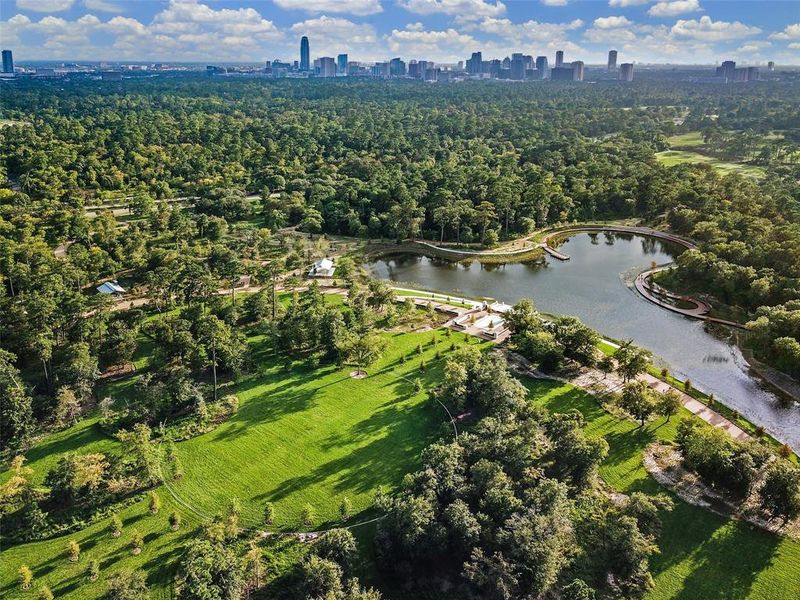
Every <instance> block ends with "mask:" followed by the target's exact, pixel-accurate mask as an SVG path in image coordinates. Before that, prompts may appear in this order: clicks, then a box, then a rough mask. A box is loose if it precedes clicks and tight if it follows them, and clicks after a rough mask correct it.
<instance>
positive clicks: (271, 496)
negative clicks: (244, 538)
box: [254, 413, 432, 502]
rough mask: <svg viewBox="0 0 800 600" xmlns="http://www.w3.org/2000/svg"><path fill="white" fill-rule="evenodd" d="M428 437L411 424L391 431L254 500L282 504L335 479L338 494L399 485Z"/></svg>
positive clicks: (389, 417) (388, 430) (427, 440)
mask: <svg viewBox="0 0 800 600" xmlns="http://www.w3.org/2000/svg"><path fill="white" fill-rule="evenodd" d="M391 416H392V415H391V413H389V414H387V415H386V416H377V417H376V424H375V426H378V427H379V426H380V425H379V424H380V421H382V420H384V419H385V420H386V422H389V421H391V420H392V419H391ZM429 437H432V436H428V435H422V436H421V435H420V428H419V426H417V425H416V424H415V423H413V422H412V423H409V422H408V420H405V421H402V420H401V425H400V426H395V427H390V428H388V429H387V434H386V435H385V436H383V437H381V438H378V439H376V440H374V441H372V442H370V443H369V444H366V445H364V446H362V447H360V448H355V449H353V451H352V452H349V453H348V454H346V455H344V456H341V457H339V458H335V459H333V460H330V461H328V462H326V463H323V464H320V465H318V466H317V467H315V468H314V469H312V470H311V471H309V472H308V473H306V474H304V475H298V476H295V477H290V478H288V479H286V480H284V481H283V482H282V483H280V484H278V485H277V486H276V487H275V488H274V489H273V490H269V491H267V492H264V493H263V494H260V495H258V496H256V497H255V498H254V500H256V501H263V500H269V501H271V502H278V501H280V500H283V499H285V498H287V497H288V496H291V495H292V494H294V493H297V492H299V491H301V490H303V489H306V488H307V487H309V486H315V485H319V484H321V483H323V482H325V481H327V480H329V479H334V478H335V480H336V481H335V483H334V484H333V486H332V487H333V488H334V489H335V490H336V491H337V492H338V493H345V492H347V493H351V494H354V493H356V494H359V493H366V492H369V491H372V490H376V489H377V488H378V487H379V486H380V485H385V484H387V483H392V482H399V481H400V480H401V479H402V477H403V476H404V475H405V474H406V473H407V472H409V471H410V470H411V469H413V467H414V465H413V464H412V463H413V461H414V460H416V459H417V458H418V456H419V453H420V451H421V450H422V449H423V448H424V447H425V445H426V444H427V443H428V442H430V441H431V440H430V439H428V438H429Z"/></svg>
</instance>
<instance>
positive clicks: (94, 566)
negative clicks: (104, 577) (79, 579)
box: [86, 560, 100, 581]
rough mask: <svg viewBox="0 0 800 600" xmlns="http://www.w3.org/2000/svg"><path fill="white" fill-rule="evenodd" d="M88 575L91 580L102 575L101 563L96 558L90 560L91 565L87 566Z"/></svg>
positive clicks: (95, 579)
mask: <svg viewBox="0 0 800 600" xmlns="http://www.w3.org/2000/svg"><path fill="white" fill-rule="evenodd" d="M86 577H87V578H88V579H89V581H97V579H98V578H99V577H100V563H99V562H98V561H96V560H90V561H89V566H88V567H86Z"/></svg>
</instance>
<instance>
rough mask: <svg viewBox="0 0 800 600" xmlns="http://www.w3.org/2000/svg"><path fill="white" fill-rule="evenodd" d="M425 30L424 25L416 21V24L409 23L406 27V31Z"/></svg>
mask: <svg viewBox="0 0 800 600" xmlns="http://www.w3.org/2000/svg"><path fill="white" fill-rule="evenodd" d="M424 29H425V25H423V24H422V22H421V21H417V22H416V23H409V24H408V25H406V30H407V31H422V30H424Z"/></svg>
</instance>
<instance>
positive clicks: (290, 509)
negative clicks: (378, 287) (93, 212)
mask: <svg viewBox="0 0 800 600" xmlns="http://www.w3.org/2000/svg"><path fill="white" fill-rule="evenodd" d="M432 335H434V334H433V333H431V332H428V333H419V334H390V339H391V345H390V347H389V350H388V351H387V355H386V356H385V357H384V358H383V359H382V360H381V361H380V362H379V363H378V364H376V365H375V366H374V367H372V368H370V369H369V373H370V376H369V377H368V378H366V379H363V380H354V379H352V378H350V377H349V375H348V374H349V372H350V370H351V369H350V368H345V369H337V368H334V367H331V366H323V367H320V368H318V369H310V368H303V367H301V366H299V365H297V366H295V367H294V368H293V369H292V370H291V371H290V372H288V373H287V372H284V371H283V367H282V366H280V367H279V366H277V365H276V364H275V363H274V361H273V359H272V358H271V352H270V350H269V348H268V347H267V346H266V345H265V344H264V342H263V340H261V339H260V338H253V339H252V340H251V343H252V344H253V350H254V354H255V357H256V362H257V363H258V364H259V365H261V367H260V371H259V372H258V373H255V374H253V375H251V376H249V377H248V378H245V379H243V380H242V381H241V382H239V383H238V384H237V385H236V386H235V388H234V391H235V393H237V395H238V396H239V398H240V400H241V406H240V409H239V412H238V413H237V414H236V415H235V416H234V417H233V419H231V420H230V421H229V422H227V423H225V424H223V425H221V426H220V427H219V428H217V429H216V430H214V431H212V432H210V433H208V434H205V435H203V436H201V437H198V438H195V439H194V440H189V441H187V442H181V443H179V444H178V453H179V455H180V457H181V460H182V462H183V466H184V470H185V472H186V474H185V477H184V479H183V480H182V481H180V482H178V483H177V484H174V489H175V491H176V492H177V493H178V494H179V496H180V498H181V499H182V500H183V501H185V502H187V503H189V504H191V505H193V506H196V507H197V508H198V509H199V510H201V511H202V512H204V513H209V514H211V513H214V512H218V511H219V512H221V511H223V510H224V509H225V506H226V505H227V503H228V501H229V499H230V497H231V496H237V497H238V498H239V499H240V501H241V502H242V507H243V524H244V525H245V526H253V525H256V524H257V523H258V521H259V520H260V512H261V508H262V506H263V503H264V502H266V501H273V502H275V504H276V508H277V523H276V527H278V528H281V529H295V528H302V527H301V526H300V525H299V524H298V516H299V513H300V511H301V510H302V507H303V506H304V505H305V503H307V502H308V503H311V504H313V505H314V507H315V508H316V511H317V514H318V517H319V519H318V525H317V527H323V526H325V523H323V521H326V520H332V519H334V518H335V515H336V509H337V506H338V504H339V501H340V500H341V498H342V497H343V496H347V497H348V498H350V500H351V501H352V502H353V505H354V512H358V511H361V513H360V514H356V515H355V516H354V517H353V519H352V522H357V521H360V520H361V519H364V518H367V517H368V516H370V511H369V505H370V502H371V499H372V497H373V494H374V492H375V490H376V489H377V488H378V487H379V486H383V487H384V489H387V490H388V489H390V488H392V487H394V486H396V485H397V484H398V483H399V481H400V479H401V478H402V475H403V474H405V473H406V472H408V471H411V470H413V469H414V468H415V467H416V466H417V465H418V461H419V452H420V450H421V449H422V448H424V447H425V445H427V444H428V443H429V442H430V441H431V440H432V439H434V438H435V437H437V436H438V435H439V434H442V435H447V423H446V420H445V419H444V415H443V413H442V411H441V408H439V407H438V405H435V404H433V403H432V402H431V401H429V400H427V399H426V397H425V395H424V394H415V393H414V391H413V385H412V384H411V383H410V382H409V381H408V379H410V380H413V379H415V378H416V377H420V378H422V379H424V380H426V381H427V382H428V383H432V382H433V381H435V380H436V379H437V378H438V376H439V365H437V364H436V361H435V359H434V353H435V351H436V349H435V348H434V347H433V346H430V345H427V343H426V342H427V341H428V340H430V338H431V337H432ZM438 335H439V336H440V339H441V342H440V343H439V345H438V348H439V350H440V351H441V352H442V353H443V354H444V355H446V354H447V348H449V344H450V342H451V341H456V342H457V343H463V340H464V338H463V336H461V334H454V335H453V336H452V338H449V339H445V338H444V336H443V335H442V334H441V332H439V333H438ZM419 343H422V344H423V348H424V354H423V357H424V359H425V361H426V364H427V365H428V368H427V369H426V371H425V372H424V373H421V372H420V371H419V370H418V366H419V362H420V357H419V356H418V355H417V354H416V347H417V344H419ZM401 354H403V355H406V356H407V357H408V360H407V361H406V362H405V363H401V362H400V361H399V357H400V355H401ZM525 383H526V385H527V386H528V387H529V389H530V390H531V398H532V400H533V401H535V402H538V403H541V404H542V405H544V406H546V407H548V408H549V409H550V410H552V411H557V412H558V411H561V412H563V411H565V410H568V409H570V408H577V409H579V410H580V411H581V412H582V413H583V414H584V416H585V417H586V419H587V430H588V432H589V434H590V435H593V436H603V437H605V439H606V440H607V441H608V442H609V445H610V452H609V456H608V458H607V460H606V461H605V463H604V464H603V466H602V468H601V475H602V477H603V478H604V479H605V480H606V481H607V482H608V483H609V484H610V485H612V486H613V487H614V488H616V489H618V490H620V491H623V492H631V491H635V490H641V491H645V492H648V493H658V492H663V490H662V489H661V488H660V487H659V485H658V484H657V483H656V482H655V481H654V480H653V479H652V478H650V477H649V475H648V474H647V473H646V471H645V470H644V468H643V466H642V462H641V453H642V450H643V449H644V448H645V447H646V446H647V444H649V443H650V442H651V441H653V440H655V439H665V440H671V439H673V438H674V436H675V432H676V426H677V423H678V421H679V418H680V417H674V418H673V419H672V420H671V421H670V422H669V423H664V419H657V420H655V421H654V422H652V423H650V424H648V426H647V427H645V428H638V427H637V426H636V424H635V423H633V422H632V421H629V420H626V419H622V418H619V417H616V416H613V415H611V414H609V413H608V412H606V411H605V410H604V409H603V408H602V407H601V406H599V405H598V404H597V403H596V402H595V400H594V399H592V398H591V397H590V396H588V395H587V394H586V393H584V392H582V391H580V390H577V389H575V388H573V387H571V386H569V385H566V384H560V383H556V382H549V381H534V380H526V381H525ZM116 385H117V387H115V388H112V389H114V390H115V393H116V392H118V393H120V394H123V393H124V392H125V385H126V384H123V383H122V382H120V383H119V384H116ZM686 414H687V413H686V412H685V411H684V412H682V415H686ZM114 444H115V442H114V441H112V440H109V439H108V438H106V437H105V436H104V435H103V434H102V433H101V432H100V430H99V428H97V426H96V424H95V421H94V420H93V419H86V420H85V421H83V422H81V423H80V424H78V425H76V426H75V427H73V428H71V429H69V430H66V431H64V432H60V433H57V434H54V435H52V436H49V437H47V438H46V439H44V440H43V441H42V442H41V443H40V444H39V445H38V446H37V447H36V448H35V449H33V450H32V451H31V452H30V453H29V458H30V465H31V466H32V467H33V468H34V470H35V471H36V477H37V481H41V479H42V477H43V476H44V473H45V472H46V470H47V469H48V468H50V467H51V466H52V465H53V464H55V461H56V460H57V457H58V455H59V454H60V453H62V452H65V451H69V450H80V451H81V452H88V451H105V450H108V449H109V448H110V447H112V446H113V445H114ZM159 493H160V495H161V498H162V500H163V507H162V509H161V512H160V513H159V514H158V515H155V516H153V515H150V514H149V513H148V512H147V503H146V501H144V500H143V501H141V502H139V503H137V504H135V505H133V506H131V507H129V508H127V509H125V510H124V511H122V513H121V516H122V517H123V520H124V522H125V530H124V532H123V535H122V537H121V538H119V539H117V540H114V539H112V538H110V537H109V536H108V535H107V533H106V532H105V528H106V527H107V525H108V520H104V521H101V522H99V523H97V524H95V525H92V526H90V527H88V528H86V529H85V530H83V531H81V532H79V533H77V534H75V535H72V536H63V537H59V538H56V539H54V540H49V541H45V542H38V543H32V544H25V545H21V546H16V547H12V548H10V549H7V550H4V551H3V552H2V554H1V555H0V597H3V598H6V597H8V598H14V599H16V598H33V597H35V596H34V595H33V594H34V593H35V592H28V593H21V592H19V591H18V589H17V586H16V571H17V568H18V567H19V565H20V564H23V563H25V564H29V565H30V566H31V568H32V569H33V571H34V576H35V582H34V589H36V588H37V587H38V585H40V584H42V583H46V584H48V585H49V586H51V587H52V588H53V591H54V592H55V594H56V597H57V598H64V597H68V598H74V599H78V600H84V599H85V600H95V599H96V598H99V597H100V596H101V595H102V593H103V591H104V585H103V583H102V579H103V577H101V580H100V581H99V582H97V583H89V582H87V581H86V580H85V578H84V577H83V573H84V571H85V569H86V565H87V562H88V560H90V559H92V558H96V559H98V560H100V561H101V566H102V569H103V574H104V576H105V575H107V574H109V573H111V572H113V571H116V570H119V569H121V568H126V569H131V568H144V569H146V570H147V571H148V574H149V581H150V583H151V584H152V585H153V586H154V591H155V596H156V597H159V598H167V597H168V596H169V590H170V582H171V577H172V573H173V565H174V562H175V560H176V559H177V558H178V557H179V555H180V546H181V545H182V544H184V543H185V542H186V541H187V540H188V539H190V538H191V537H193V535H194V530H195V528H196V527H197V525H199V524H200V522H201V519H200V518H199V517H197V516H196V515H194V514H193V513H192V512H191V511H188V510H186V509H185V507H184V506H181V505H178V504H177V503H176V502H175V500H174V499H173V498H172V497H171V496H170V495H169V493H168V491H167V490H166V489H164V488H163V487H162V488H160V490H159ZM173 510H178V512H180V513H181V514H182V516H183V518H184V526H183V527H182V529H181V530H180V531H178V532H176V533H173V532H171V531H169V528H168V525H167V518H168V515H169V514H170V512H172V511H173ZM134 527H135V528H138V529H139V531H140V532H141V533H142V534H143V535H144V536H145V539H146V544H145V548H144V551H143V553H142V554H141V555H140V556H137V557H134V556H132V554H131V553H130V550H129V542H130V534H131V531H132V529H133V528H134ZM356 531H357V534H358V537H359V539H362V540H363V541H364V543H363V544H362V550H363V551H364V552H365V553H366V556H365V561H364V562H365V563H366V564H365V565H364V566H363V567H362V568H363V569H364V573H363V574H364V575H367V581H370V577H369V574H370V573H369V570H370V564H369V563H370V560H369V555H370V552H369V551H370V545H369V539H370V537H371V536H370V533H371V531H372V527H371V526H367V527H365V528H364V529H363V530H356ZM70 539H75V540H77V541H78V542H79V543H80V544H81V546H82V548H83V552H84V556H83V557H82V558H81V560H80V561H79V562H78V563H70V562H69V561H68V560H67V558H66V556H65V549H66V543H67V541H68V540H70ZM279 544H283V542H279ZM660 546H661V548H662V554H661V555H660V556H657V557H655V558H654V559H653V561H652V571H653V574H654V576H655V578H656V590H655V591H654V592H653V593H652V594H650V596H649V598H652V599H653V600H661V599H667V598H669V599H683V600H688V599H698V600H700V599H703V600H705V599H711V600H715V599H719V600H722V599H727V598H755V599H759V600H761V599H763V600H772V599H783V598H795V597H800V577H798V573H800V543H797V542H793V541H788V540H784V539H781V538H778V537H776V536H773V535H771V534H768V533H766V532H762V531H760V530H757V529H754V528H752V527H750V526H749V525H746V524H741V523H739V522H736V521H729V520H727V519H724V518H722V517H718V516H716V515H714V514H712V513H709V512H707V511H705V510H702V509H700V508H696V507H692V506H689V505H686V504H684V503H681V502H678V503H677V504H676V508H675V510H674V511H673V512H671V513H669V514H666V515H664V531H663V535H662V538H661V541H660ZM282 560H283V559H282ZM284 562H285V560H284ZM373 583H374V582H373Z"/></svg>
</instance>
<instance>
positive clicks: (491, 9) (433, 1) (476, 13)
mask: <svg viewBox="0 0 800 600" xmlns="http://www.w3.org/2000/svg"><path fill="white" fill-rule="evenodd" d="M397 4H398V5H400V6H402V7H403V8H405V9H406V10H407V11H409V12H413V13H415V14H418V15H433V14H445V15H450V16H456V17H460V18H463V19H469V20H471V19H480V18H482V17H497V16H499V15H502V14H505V12H506V5H505V4H503V3H502V2H500V0H494V1H492V0H399V1H398V3H397Z"/></svg>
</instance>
